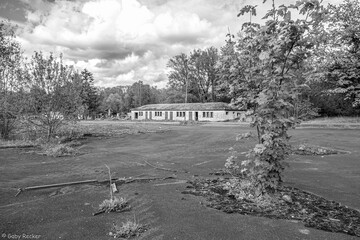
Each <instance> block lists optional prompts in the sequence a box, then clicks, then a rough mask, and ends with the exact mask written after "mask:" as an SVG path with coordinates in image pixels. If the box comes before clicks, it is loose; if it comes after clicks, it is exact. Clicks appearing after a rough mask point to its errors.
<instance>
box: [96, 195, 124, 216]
mask: <svg viewBox="0 0 360 240" xmlns="http://www.w3.org/2000/svg"><path fill="white" fill-rule="evenodd" d="M128 209H130V205H129V204H128V201H127V200H126V199H125V198H122V197H121V198H117V197H113V198H111V199H105V200H104V201H103V202H102V203H101V204H100V205H99V211H100V212H106V213H109V212H122V211H125V210H128Z"/></svg>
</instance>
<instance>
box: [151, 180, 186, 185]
mask: <svg viewBox="0 0 360 240" xmlns="http://www.w3.org/2000/svg"><path fill="white" fill-rule="evenodd" d="M187 182H188V181H187V180H181V181H178V182H170V183H159V184H155V185H154V186H165V185H173V184H184V183H187Z"/></svg>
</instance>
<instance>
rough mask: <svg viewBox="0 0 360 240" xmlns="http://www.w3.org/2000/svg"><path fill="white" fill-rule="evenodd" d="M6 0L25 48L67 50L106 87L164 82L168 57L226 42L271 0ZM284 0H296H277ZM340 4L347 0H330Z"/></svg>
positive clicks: (1, 6) (4, 14) (0, 1)
mask: <svg viewBox="0 0 360 240" xmlns="http://www.w3.org/2000/svg"><path fill="white" fill-rule="evenodd" d="M262 2H263V0H252V1H251V0H169V1H166V0H74V1H65V0H62V1H60V0H0V18H2V19H10V20H11V21H13V22H15V23H16V24H18V25H19V27H20V29H21V31H19V33H18V40H19V41H20V43H21V44H22V47H23V49H24V51H25V55H27V56H31V55H32V54H33V52H34V51H43V52H44V53H46V54H47V53H49V52H54V53H56V54H59V53H63V54H64V58H65V59H66V60H67V63H68V64H73V65H75V66H76V67H78V68H79V69H83V68H87V69H88V70H89V71H91V72H93V73H94V76H95V84H96V85H97V86H102V87H112V86H117V85H130V84H132V83H134V82H135V81H138V80H142V81H143V82H144V83H146V84H150V85H152V86H158V87H165V86H166V83H167V75H166V73H167V71H166V63H167V61H168V60H169V58H171V57H172V56H175V55H177V54H180V53H181V52H183V53H186V54H188V53H189V52H190V51H192V50H193V49H195V48H201V49H204V48H207V47H210V46H215V47H220V46H222V45H224V43H225V36H226V34H227V32H228V28H229V29H230V31H231V32H232V33H236V32H238V31H239V30H240V28H241V25H242V23H243V22H244V21H245V19H244V18H237V17H236V15H237V13H238V12H239V9H241V8H242V7H243V6H245V5H248V4H252V5H259V8H258V16H259V19H260V16H263V15H264V13H265V12H266V10H267V9H269V5H270V4H271V3H270V0H268V3H266V4H265V5H263V4H262ZM275 2H276V4H277V5H281V4H290V3H293V2H295V0H276V1H275ZM325 2H326V3H328V2H331V3H334V4H337V3H339V2H341V1H340V0H327V1H325Z"/></svg>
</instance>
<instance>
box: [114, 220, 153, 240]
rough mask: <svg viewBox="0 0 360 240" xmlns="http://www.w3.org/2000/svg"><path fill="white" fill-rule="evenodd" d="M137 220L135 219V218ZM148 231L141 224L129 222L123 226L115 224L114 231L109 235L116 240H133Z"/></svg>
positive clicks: (134, 221)
mask: <svg viewBox="0 0 360 240" xmlns="http://www.w3.org/2000/svg"><path fill="white" fill-rule="evenodd" d="M134 218H135V217H134ZM146 230H147V228H146V226H145V225H142V224H139V223H137V222H136V219H134V220H128V221H127V222H125V223H122V225H121V226H120V225H117V224H113V230H112V231H111V232H110V233H109V235H110V236H111V237H114V238H132V237H137V236H139V235H140V234H141V233H143V232H145V231H146Z"/></svg>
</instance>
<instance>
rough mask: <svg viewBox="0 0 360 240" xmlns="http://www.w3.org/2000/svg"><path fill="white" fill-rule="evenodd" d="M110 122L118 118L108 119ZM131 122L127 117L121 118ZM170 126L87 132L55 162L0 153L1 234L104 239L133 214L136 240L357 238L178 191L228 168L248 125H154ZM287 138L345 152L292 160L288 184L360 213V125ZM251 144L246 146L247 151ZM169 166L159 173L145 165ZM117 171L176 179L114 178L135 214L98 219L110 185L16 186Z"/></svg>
mask: <svg viewBox="0 0 360 240" xmlns="http://www.w3.org/2000/svg"><path fill="white" fill-rule="evenodd" d="M114 124H119V126H120V125H121V124H122V123H121V122H114ZM127 124H130V123H127ZM160 128H161V129H164V130H166V131H161V132H157V133H154V132H149V133H140V134H136V135H127V134H125V135H121V136H115V137H109V138H107V137H101V138H100V137H91V138H88V139H85V140H84V142H83V143H84V145H82V147H81V148H80V152H82V153H83V154H81V155H79V156H75V157H61V158H52V157H45V156H40V155H37V154H34V153H29V149H0V234H2V235H1V237H2V239H110V238H111V237H110V236H109V235H108V234H109V232H110V231H111V228H112V225H113V223H119V224H120V223H121V222H125V221H126V220H129V219H134V218H135V219H136V221H137V222H139V223H141V224H144V225H146V226H148V231H146V232H145V233H143V234H142V235H141V236H140V237H139V238H138V239H165V240H166V239H358V238H356V237H351V236H349V235H345V234H339V233H330V232H325V231H320V230H316V229H310V228H305V227H304V225H303V224H302V223H300V222H297V221H287V220H274V219H267V218H262V217H252V216H244V215H240V214H226V213H223V212H221V211H218V210H215V209H210V208H207V207H206V206H204V204H203V202H202V201H203V200H202V198H201V197H196V196H192V195H184V194H181V192H182V191H183V190H184V189H186V186H187V185H188V184H187V183H186V181H187V180H191V179H194V178H198V177H204V178H207V177H214V176H212V175H209V173H211V172H213V171H214V170H216V169H221V168H223V166H224V162H225V159H226V157H227V155H228V149H229V148H230V147H231V146H233V144H234V143H235V136H236V135H237V134H238V133H241V132H247V131H249V129H248V128H247V127H246V126H245V125H242V126H236V125H221V124H201V125H194V126H192V125H190V126H177V125H159V129H160ZM291 135H293V137H292V142H293V143H308V144H315V145H319V146H323V147H330V148H336V149H340V150H345V151H349V152H350V153H349V154H340V155H330V156H324V157H322V156H298V155H293V156H291V158H290V159H289V163H290V167H289V168H288V169H287V170H286V173H285V182H286V184H288V185H289V186H295V187H298V188H301V189H303V190H306V191H309V192H312V193H315V194H318V195H321V196H323V197H325V198H327V199H330V200H335V201H337V202H340V203H342V204H344V205H347V206H349V207H352V208H355V209H360V152H359V150H360V141H359V136H360V129H351V130H350V129H298V130H294V131H291ZM249 146H250V143H246V144H244V146H243V148H244V151H246V150H247V149H248V147H249ZM148 163H150V164H151V165H153V166H158V167H161V168H165V169H171V170H174V171H165V170H161V169H156V168H154V167H152V166H150V165H149V164H148ZM105 164H107V165H108V166H109V167H110V168H111V171H112V173H113V177H117V178H120V177H141V178H152V177H160V178H165V177H173V178H172V179H166V180H153V181H146V182H132V183H128V184H122V185H121V184H118V189H119V193H117V196H119V197H126V198H127V199H129V201H130V205H131V206H132V210H131V211H129V212H123V213H106V214H101V215H97V216H93V215H92V214H93V213H94V212H96V211H97V208H98V206H99V204H100V203H101V202H102V201H103V200H104V199H108V198H109V190H108V186H107V185H106V184H83V185H75V186H66V187H58V188H48V189H43V190H33V191H25V192H23V193H21V194H20V195H18V196H17V197H15V194H16V193H17V189H18V188H20V187H21V188H24V187H28V186H36V185H43V184H53V183H62V182H70V181H78V180H90V179H98V180H106V179H107V178H108V175H107V169H106V167H105Z"/></svg>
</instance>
